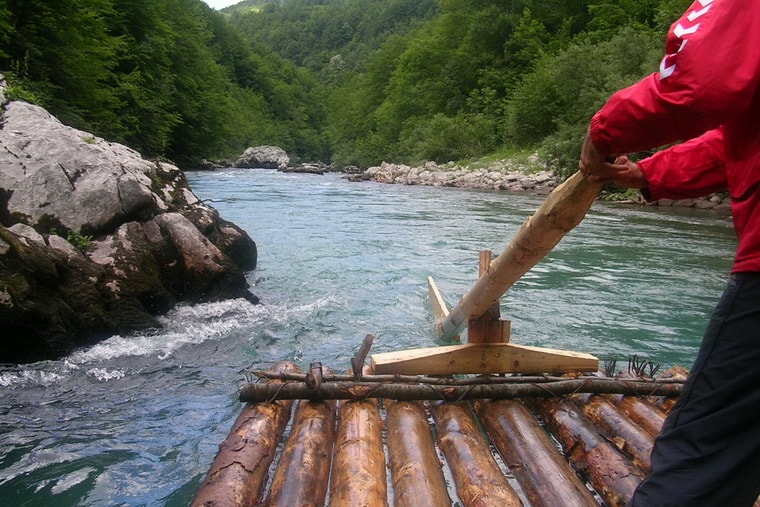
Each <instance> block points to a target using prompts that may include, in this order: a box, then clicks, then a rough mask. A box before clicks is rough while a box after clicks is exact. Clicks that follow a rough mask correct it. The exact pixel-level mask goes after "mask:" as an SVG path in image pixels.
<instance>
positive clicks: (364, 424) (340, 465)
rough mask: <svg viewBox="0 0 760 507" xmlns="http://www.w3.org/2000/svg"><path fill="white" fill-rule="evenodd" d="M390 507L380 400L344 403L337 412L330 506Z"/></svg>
mask: <svg viewBox="0 0 760 507" xmlns="http://www.w3.org/2000/svg"><path fill="white" fill-rule="evenodd" d="M387 505H388V492H387V483H386V475H385V452H384V450H383V420H382V419H381V418H380V412H379V409H378V405H377V400H364V401H345V402H342V403H341V404H340V409H339V412H338V435H337V438H336V442H335V455H334V457H333V468H332V478H331V482H330V506H331V507H382V506H387Z"/></svg>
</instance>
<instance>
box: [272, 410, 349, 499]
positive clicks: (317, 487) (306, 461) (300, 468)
mask: <svg viewBox="0 0 760 507" xmlns="http://www.w3.org/2000/svg"><path fill="white" fill-rule="evenodd" d="M334 443H335V402H328V401H306V400H302V401H300V402H299V403H298V407H297V408H296V414H295V417H294V419H293V426H292V428H291V430H290V437H289V438H288V442H287V444H286V445H285V448H284V449H283V451H282V456H281V457H280V462H279V464H278V466H277V471H276V472H275V474H274V479H272V487H271V489H270V491H269V498H268V500H267V505H268V506H269V507H277V506H279V507H307V506H309V507H311V506H313V507H317V506H318V507H322V506H323V505H324V503H325V496H326V495H327V482H328V480H329V477H330V463H331V461H332V449H333V444H334Z"/></svg>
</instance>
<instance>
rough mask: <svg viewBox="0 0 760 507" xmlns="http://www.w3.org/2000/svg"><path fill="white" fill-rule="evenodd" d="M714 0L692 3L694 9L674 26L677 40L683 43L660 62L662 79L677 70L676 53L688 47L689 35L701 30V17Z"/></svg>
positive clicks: (699, 0)
mask: <svg viewBox="0 0 760 507" xmlns="http://www.w3.org/2000/svg"><path fill="white" fill-rule="evenodd" d="M714 1H715V0H697V1H696V2H694V3H693V4H692V7H693V8H694V10H692V11H690V12H689V13H688V14H687V15H686V16H684V17H682V18H681V19H680V20H679V21H678V23H677V24H676V25H675V27H673V30H672V36H674V37H675V39H676V41H678V40H680V41H681V44H679V46H678V50H677V51H676V52H675V53H670V54H667V55H665V57H664V58H663V59H662V61H661V62H660V79H661V80H662V79H667V78H669V77H670V76H672V75H673V73H674V72H675V71H676V63H675V59H676V55H678V53H680V52H681V51H683V48H685V47H686V43H687V42H688V41H689V36H691V35H693V34H695V33H697V30H699V22H698V20H699V18H701V17H702V16H704V15H705V14H706V13H707V11H709V10H710V6H711V4H712V3H713V2H714ZM668 45H670V44H668Z"/></svg>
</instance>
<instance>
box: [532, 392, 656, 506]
mask: <svg viewBox="0 0 760 507" xmlns="http://www.w3.org/2000/svg"><path fill="white" fill-rule="evenodd" d="M536 407H537V408H538V409H540V410H541V411H542V412H543V414H544V417H545V419H546V421H547V423H548V424H549V425H550V426H551V428H552V430H553V433H554V434H555V436H556V437H557V440H559V442H560V443H561V444H562V446H563V447H564V448H565V450H566V452H567V453H568V459H569V461H570V464H571V465H573V467H574V468H575V469H576V470H578V471H580V472H581V473H583V474H584V475H586V476H587V477H588V481H589V482H590V483H591V485H592V486H593V487H594V489H595V490H596V492H597V493H598V494H599V496H601V497H602V499H603V500H604V501H605V503H606V505H608V506H610V507H624V506H625V504H626V502H627V501H628V500H629V499H630V498H631V496H632V495H633V492H634V490H635V489H636V487H637V486H638V484H639V482H641V479H642V476H641V473H640V472H639V471H638V470H637V469H636V468H635V467H634V466H633V465H632V464H631V463H630V462H628V461H627V460H626V459H625V457H624V456H623V455H622V454H620V452H619V451H618V450H617V449H615V448H614V447H612V446H611V445H610V444H609V443H608V442H607V441H606V440H605V438H604V437H603V436H601V435H599V433H597V431H596V429H595V428H594V426H593V425H592V424H591V422H590V421H589V420H588V419H587V418H586V417H585V416H584V415H583V414H582V413H581V411H580V410H579V409H578V407H576V406H575V405H574V404H573V403H572V402H571V401H570V400H566V399H565V400H561V401H557V400H555V399H552V400H545V401H543V402H537V403H536Z"/></svg>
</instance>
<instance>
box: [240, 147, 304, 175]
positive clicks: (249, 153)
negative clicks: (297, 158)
mask: <svg viewBox="0 0 760 507" xmlns="http://www.w3.org/2000/svg"><path fill="white" fill-rule="evenodd" d="M288 164H290V157H288V154H287V153H285V150H283V149H282V148H278V147H277V146H251V147H250V148H247V149H246V150H245V151H244V152H243V154H242V155H240V157H238V159H237V161H236V162H235V163H234V164H233V167H241V168H258V169H279V170H285V169H287V168H288Z"/></svg>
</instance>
